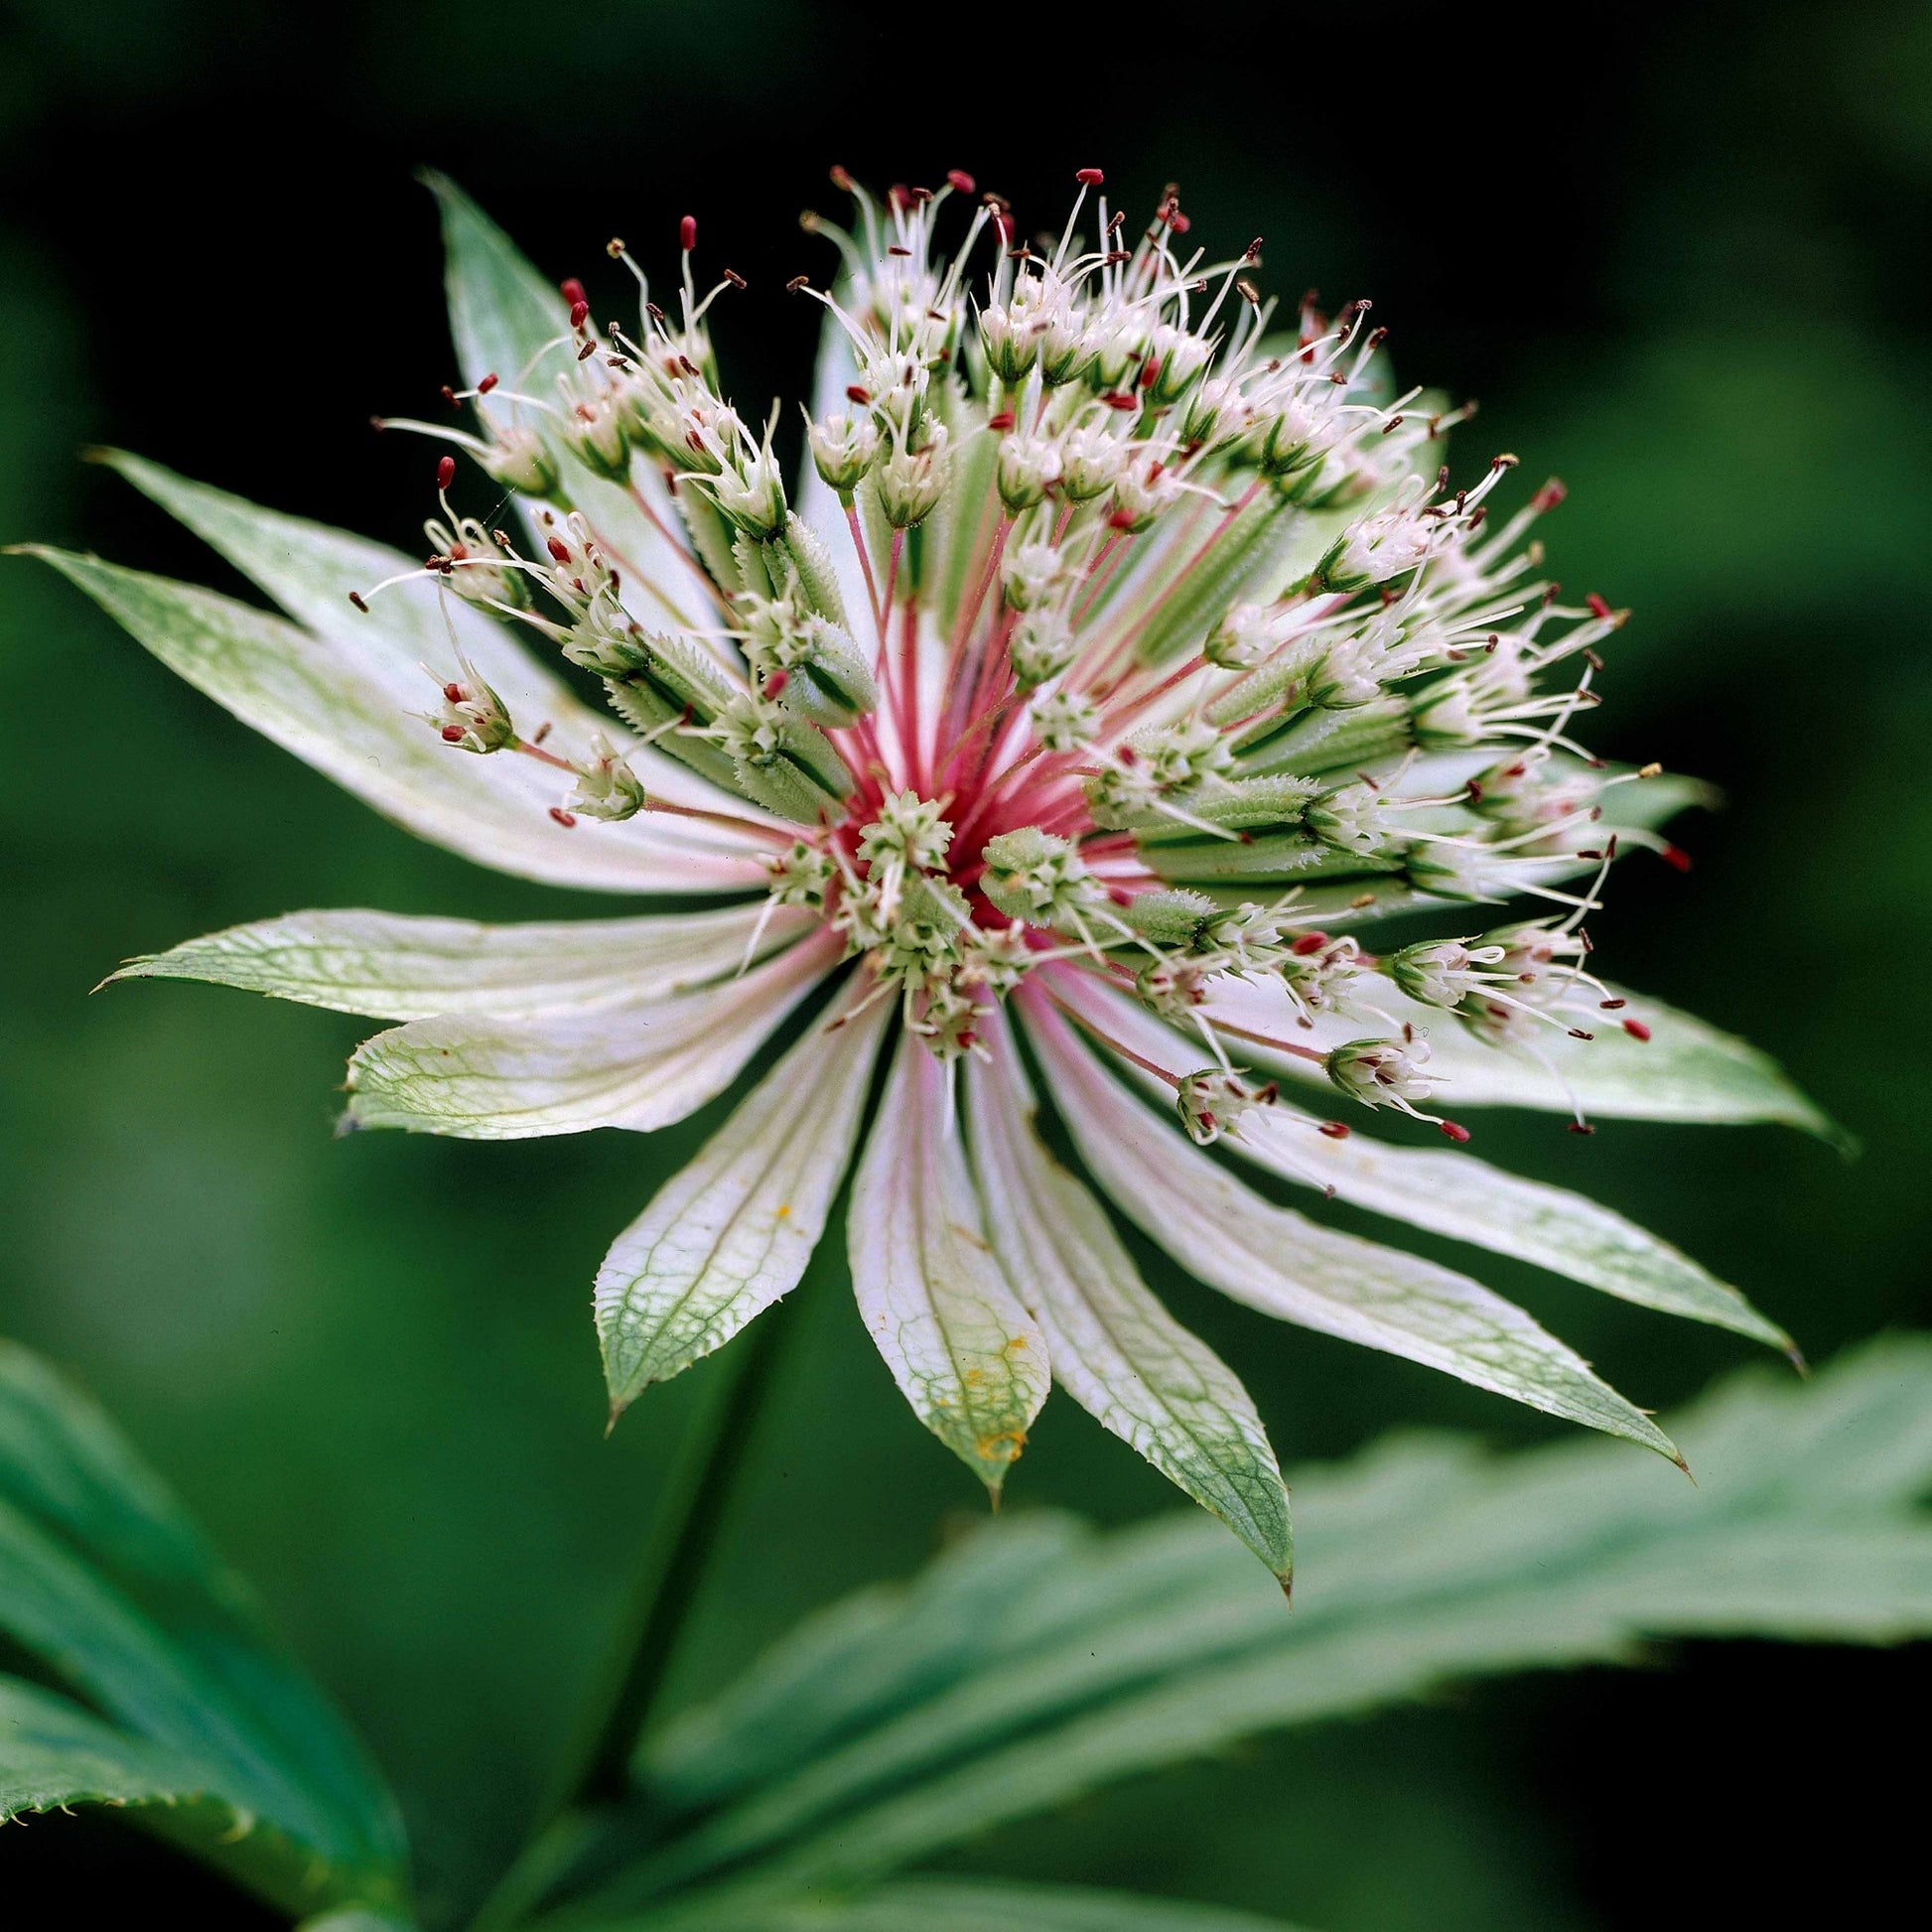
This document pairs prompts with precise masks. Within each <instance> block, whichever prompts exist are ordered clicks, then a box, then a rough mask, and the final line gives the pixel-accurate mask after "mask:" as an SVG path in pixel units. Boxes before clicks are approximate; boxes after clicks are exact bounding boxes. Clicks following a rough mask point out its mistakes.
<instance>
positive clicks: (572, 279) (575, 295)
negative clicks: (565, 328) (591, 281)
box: [557, 275, 590, 309]
mask: <svg viewBox="0 0 1932 1932" xmlns="http://www.w3.org/2000/svg"><path fill="white" fill-rule="evenodd" d="M557 293H558V294H559V295H561V296H562V297H563V299H564V300H565V301H566V302H568V303H569V304H570V306H571V307H572V308H573V309H574V308H576V306H577V305H578V303H580V302H588V301H589V300H590V295H589V292H588V291H587V290H586V289H585V287H584V285H583V283H582V282H580V281H579V280H578V279H577V277H576V276H575V275H566V276H565V277H564V279H563V280H562V281H561V282H559V283H558V284H557Z"/></svg>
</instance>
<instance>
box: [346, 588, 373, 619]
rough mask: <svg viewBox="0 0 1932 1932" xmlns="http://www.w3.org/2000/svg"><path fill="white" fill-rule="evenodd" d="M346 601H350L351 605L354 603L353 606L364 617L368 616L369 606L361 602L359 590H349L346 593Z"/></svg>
mask: <svg viewBox="0 0 1932 1932" xmlns="http://www.w3.org/2000/svg"><path fill="white" fill-rule="evenodd" d="M348 601H349V602H350V603H351V604H352V605H354V606H355V608H356V609H357V610H358V611H360V612H361V614H362V615H363V616H364V617H367V616H368V614H369V607H368V606H367V605H366V604H365V603H363V601H362V593H361V592H360V591H350V592H349V594H348Z"/></svg>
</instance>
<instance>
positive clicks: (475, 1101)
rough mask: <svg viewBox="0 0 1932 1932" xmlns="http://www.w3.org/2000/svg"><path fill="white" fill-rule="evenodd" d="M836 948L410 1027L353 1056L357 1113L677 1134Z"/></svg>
mask: <svg viewBox="0 0 1932 1932" xmlns="http://www.w3.org/2000/svg"><path fill="white" fill-rule="evenodd" d="M839 950H840V947H839V942H838V940H837V938H836V937H835V936H834V935H832V934H831V933H829V932H825V931H821V932H820V933H818V934H817V935H815V936H814V937H812V938H808V939H803V940H800V941H799V942H798V943H797V944H795V945H793V946H792V947H791V948H790V949H789V950H787V951H785V952H782V953H779V954H778V955H777V956H776V957H775V958H773V959H768V960H766V961H765V963H764V964H763V965H762V966H759V967H756V968H754V969H753V970H752V971H751V972H749V973H747V974H746V975H745V976H744V977H743V978H742V979H735V980H726V981H723V982H721V983H719V984H717V985H714V986H707V987H701V988H699V989H697V990H696V991H694V992H689V993H676V994H673V995H671V996H670V997H669V998H668V999H663V1000H651V1001H646V1002H641V1003H637V1004H633V1005H630V1006H626V1007H616V1008H610V1009H607V1010H604V1011H598V1012H590V1013H583V1014H578V1013H559V1014H552V1015H550V1016H549V1017H548V1018H540V1019H535V1020H492V1019H488V1018H485V1017H483V1016H479V1015H441V1016H438V1017H437V1018H435V1019H430V1020H412V1021H411V1022H410V1023H409V1024H408V1025H407V1026H405V1027H397V1028H394V1029H393V1030H392V1031H390V1032H388V1033H384V1034H377V1035H375V1036H374V1037H373V1038H371V1039H367V1040H364V1041H363V1042H362V1044H361V1045H360V1046H359V1047H358V1048H357V1049H356V1051H355V1054H354V1057H353V1058H352V1059H351V1060H350V1061H349V1067H348V1088H349V1103H348V1104H349V1119H350V1121H351V1122H352V1123H353V1124H354V1125H355V1126H357V1127H402V1128H407V1129H408V1130H409V1131H410V1132H412V1133H419V1134H450V1135H454V1136H456V1137H457V1138H458V1139H461V1140H473V1141H519V1140H528V1139H531V1138H533V1137H536V1136H539V1135H549V1134H581V1133H583V1132H585V1131H586V1130H587V1129H589V1128H593V1127H624V1128H629V1129H631V1130H632V1131H633V1132H637V1133H648V1132H650V1131H651V1130H652V1129H654V1128H658V1127H667V1126H669V1125H670V1123H671V1122H672V1121H676V1120H682V1119H683V1118H684V1117H685V1116H686V1115H687V1114H692V1113H695V1112H696V1111H697V1110H698V1108H700V1107H702V1106H703V1105H704V1103H705V1102H706V1101H707V1100H712V1099H715V1098H716V1097H717V1096H718V1095H719V1094H721V1093H723V1092H724V1090H725V1089H726V1088H727V1087H728V1086H730V1085H731V1083H732V1082H733V1081H734V1080H735V1079H737V1077H738V1075H739V1074H740V1073H741V1072H742V1071H743V1070H744V1068H745V1066H746V1065H747V1063H748V1062H749V1061H750V1059H751V1057H752V1055H753V1054H754V1053H756V1052H757V1051H758V1049H759V1045H760V1044H761V1043H762V1042H763V1040H764V1037H765V1035H767V1034H769V1033H770V1031H771V1030H772V1028H774V1027H775V1026H777V1025H778V1023H779V1022H780V1021H781V1020H783V1018H784V1017H785V1015H786V1014H787V1013H789V1012H790V1011H791V1010H792V1009H793V1008H794V1007H795V1006H796V1005H797V1004H798V1002H799V1001H800V1000H802V999H803V998H804V997H805V996H806V995H807V994H808V993H809V992H810V991H811V990H812V988H813V986H814V985H816V984H817V983H818V981H819V980H821V979H822V978H823V977H824V976H825V975H826V973H828V972H829V971H830V970H831V968H832V967H833V966H834V965H835V964H836V963H837V960H838V956H839Z"/></svg>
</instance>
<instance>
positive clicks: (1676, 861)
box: [1657, 845, 1691, 872]
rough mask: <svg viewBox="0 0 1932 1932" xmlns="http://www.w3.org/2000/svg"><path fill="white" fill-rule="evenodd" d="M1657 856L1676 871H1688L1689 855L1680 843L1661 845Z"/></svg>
mask: <svg viewBox="0 0 1932 1932" xmlns="http://www.w3.org/2000/svg"><path fill="white" fill-rule="evenodd" d="M1657 856H1658V858H1660V859H1661V860H1663V862H1664V864H1665V865H1667V866H1670V867H1673V868H1674V869H1675V870H1676V871H1678V872H1689V871H1690V869H1691V855H1690V854H1689V853H1688V852H1686V851H1685V850H1684V848H1683V847H1682V846H1681V845H1667V846H1663V847H1661V848H1660V849H1659V851H1658V853H1657Z"/></svg>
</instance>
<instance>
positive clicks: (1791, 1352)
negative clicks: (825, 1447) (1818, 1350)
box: [1784, 1336, 1811, 1382]
mask: <svg viewBox="0 0 1932 1932" xmlns="http://www.w3.org/2000/svg"><path fill="white" fill-rule="evenodd" d="M1784 1359H1785V1360H1786V1361H1787V1362H1789V1363H1790V1364H1791V1366H1792V1367H1793V1368H1795V1369H1796V1370H1797V1371H1798V1373H1799V1374H1800V1375H1801V1376H1802V1377H1803V1378H1804V1379H1805V1380H1806V1381H1807V1382H1809V1381H1810V1380H1811V1364H1810V1363H1809V1362H1808V1361H1806V1360H1805V1351H1804V1350H1803V1349H1802V1348H1800V1347H1799V1346H1798V1344H1797V1343H1796V1342H1795V1341H1793V1340H1791V1338H1790V1337H1789V1336H1786V1337H1785V1343H1784Z"/></svg>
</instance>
